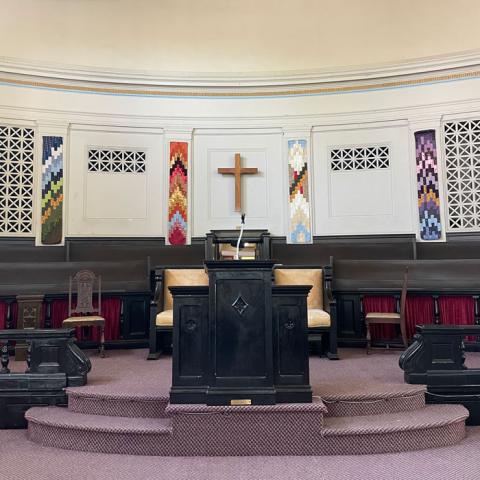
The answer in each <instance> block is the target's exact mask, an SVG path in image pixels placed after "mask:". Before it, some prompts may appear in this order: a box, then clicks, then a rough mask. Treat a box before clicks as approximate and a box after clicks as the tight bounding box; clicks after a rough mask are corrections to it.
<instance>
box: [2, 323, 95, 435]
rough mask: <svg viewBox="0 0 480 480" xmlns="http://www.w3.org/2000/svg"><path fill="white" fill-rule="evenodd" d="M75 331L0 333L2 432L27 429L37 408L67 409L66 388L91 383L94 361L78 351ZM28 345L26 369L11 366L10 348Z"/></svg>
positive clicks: (45, 330)
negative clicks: (29, 414)
mask: <svg viewBox="0 0 480 480" xmlns="http://www.w3.org/2000/svg"><path fill="white" fill-rule="evenodd" d="M74 333H75V331H74V330H73V329H51V330H50V329H49V330H47V329H41V330H40V329H38V330H37V329H35V330H33V329H31V330H16V329H13V330H0V345H1V359H0V364H1V368H0V428H25V427H26V422H25V419H24V414H25V411H26V410H28V409H29V408H30V407H33V406H44V405H66V404H67V396H66V393H65V388H67V387H78V386H82V385H85V384H86V383H87V373H88V372H89V371H90V369H91V364H90V360H89V359H88V357H87V356H86V355H85V354H84V353H83V352H82V351H81V350H80V349H79V348H78V347H77V345H76V344H75V341H74ZM12 342H16V343H17V345H16V346H17V347H18V346H19V345H20V344H21V343H22V342H25V344H26V349H27V355H26V364H25V366H26V368H25V372H24V373H19V372H12V371H11V370H12V369H14V370H19V366H20V364H19V363H17V362H15V364H14V367H15V368H13V366H12V368H10V367H11V365H10V357H9V348H8V346H9V344H11V343H12Z"/></svg>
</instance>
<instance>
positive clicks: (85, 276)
mask: <svg viewBox="0 0 480 480" xmlns="http://www.w3.org/2000/svg"><path fill="white" fill-rule="evenodd" d="M95 280H97V287H98V289H97V290H98V307H94V306H93V292H94V287H95ZM73 284H75V286H76V292H77V305H76V306H75V308H72V287H73ZM101 289H102V279H101V276H100V275H98V276H96V275H95V274H94V273H93V272H92V271H91V270H80V271H78V272H77V273H76V274H75V275H74V276H73V277H72V276H70V285H69V291H68V314H69V316H71V315H72V313H80V314H87V315H88V314H93V313H97V314H98V315H101V309H102V306H101V305H102V304H101Z"/></svg>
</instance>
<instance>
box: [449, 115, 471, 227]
mask: <svg viewBox="0 0 480 480" xmlns="http://www.w3.org/2000/svg"><path fill="white" fill-rule="evenodd" d="M444 139H445V167H446V175H447V201H448V229H449V230H454V231H477V230H480V120H465V121H457V122H447V123H445V125H444Z"/></svg>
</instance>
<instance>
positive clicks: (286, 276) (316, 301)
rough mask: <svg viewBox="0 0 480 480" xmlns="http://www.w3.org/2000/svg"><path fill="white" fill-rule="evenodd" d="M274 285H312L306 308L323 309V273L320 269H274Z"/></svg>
mask: <svg viewBox="0 0 480 480" xmlns="http://www.w3.org/2000/svg"><path fill="white" fill-rule="evenodd" d="M275 284H276V285H312V289H311V290H310V293H309V294H308V297H307V306H308V308H316V309H322V308H323V271H322V269H321V268H276V269H275Z"/></svg>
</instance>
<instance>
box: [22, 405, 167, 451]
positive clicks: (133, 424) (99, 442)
mask: <svg viewBox="0 0 480 480" xmlns="http://www.w3.org/2000/svg"><path fill="white" fill-rule="evenodd" d="M25 418H26V419H27V420H28V436H29V439H30V440H31V441H33V442H35V443H38V444H40V445H44V446H49V447H57V448H63V449H67V450H78V451H84V452H101V453H121V454H130V455H172V453H173V452H172V448H171V447H172V441H171V440H172V422H171V420H170V419H167V418H123V417H107V416H103V415H85V414H82V413H73V412H70V411H69V410H67V409H66V408H61V407H33V408H30V409H29V410H28V411H27V412H26V414H25Z"/></svg>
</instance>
